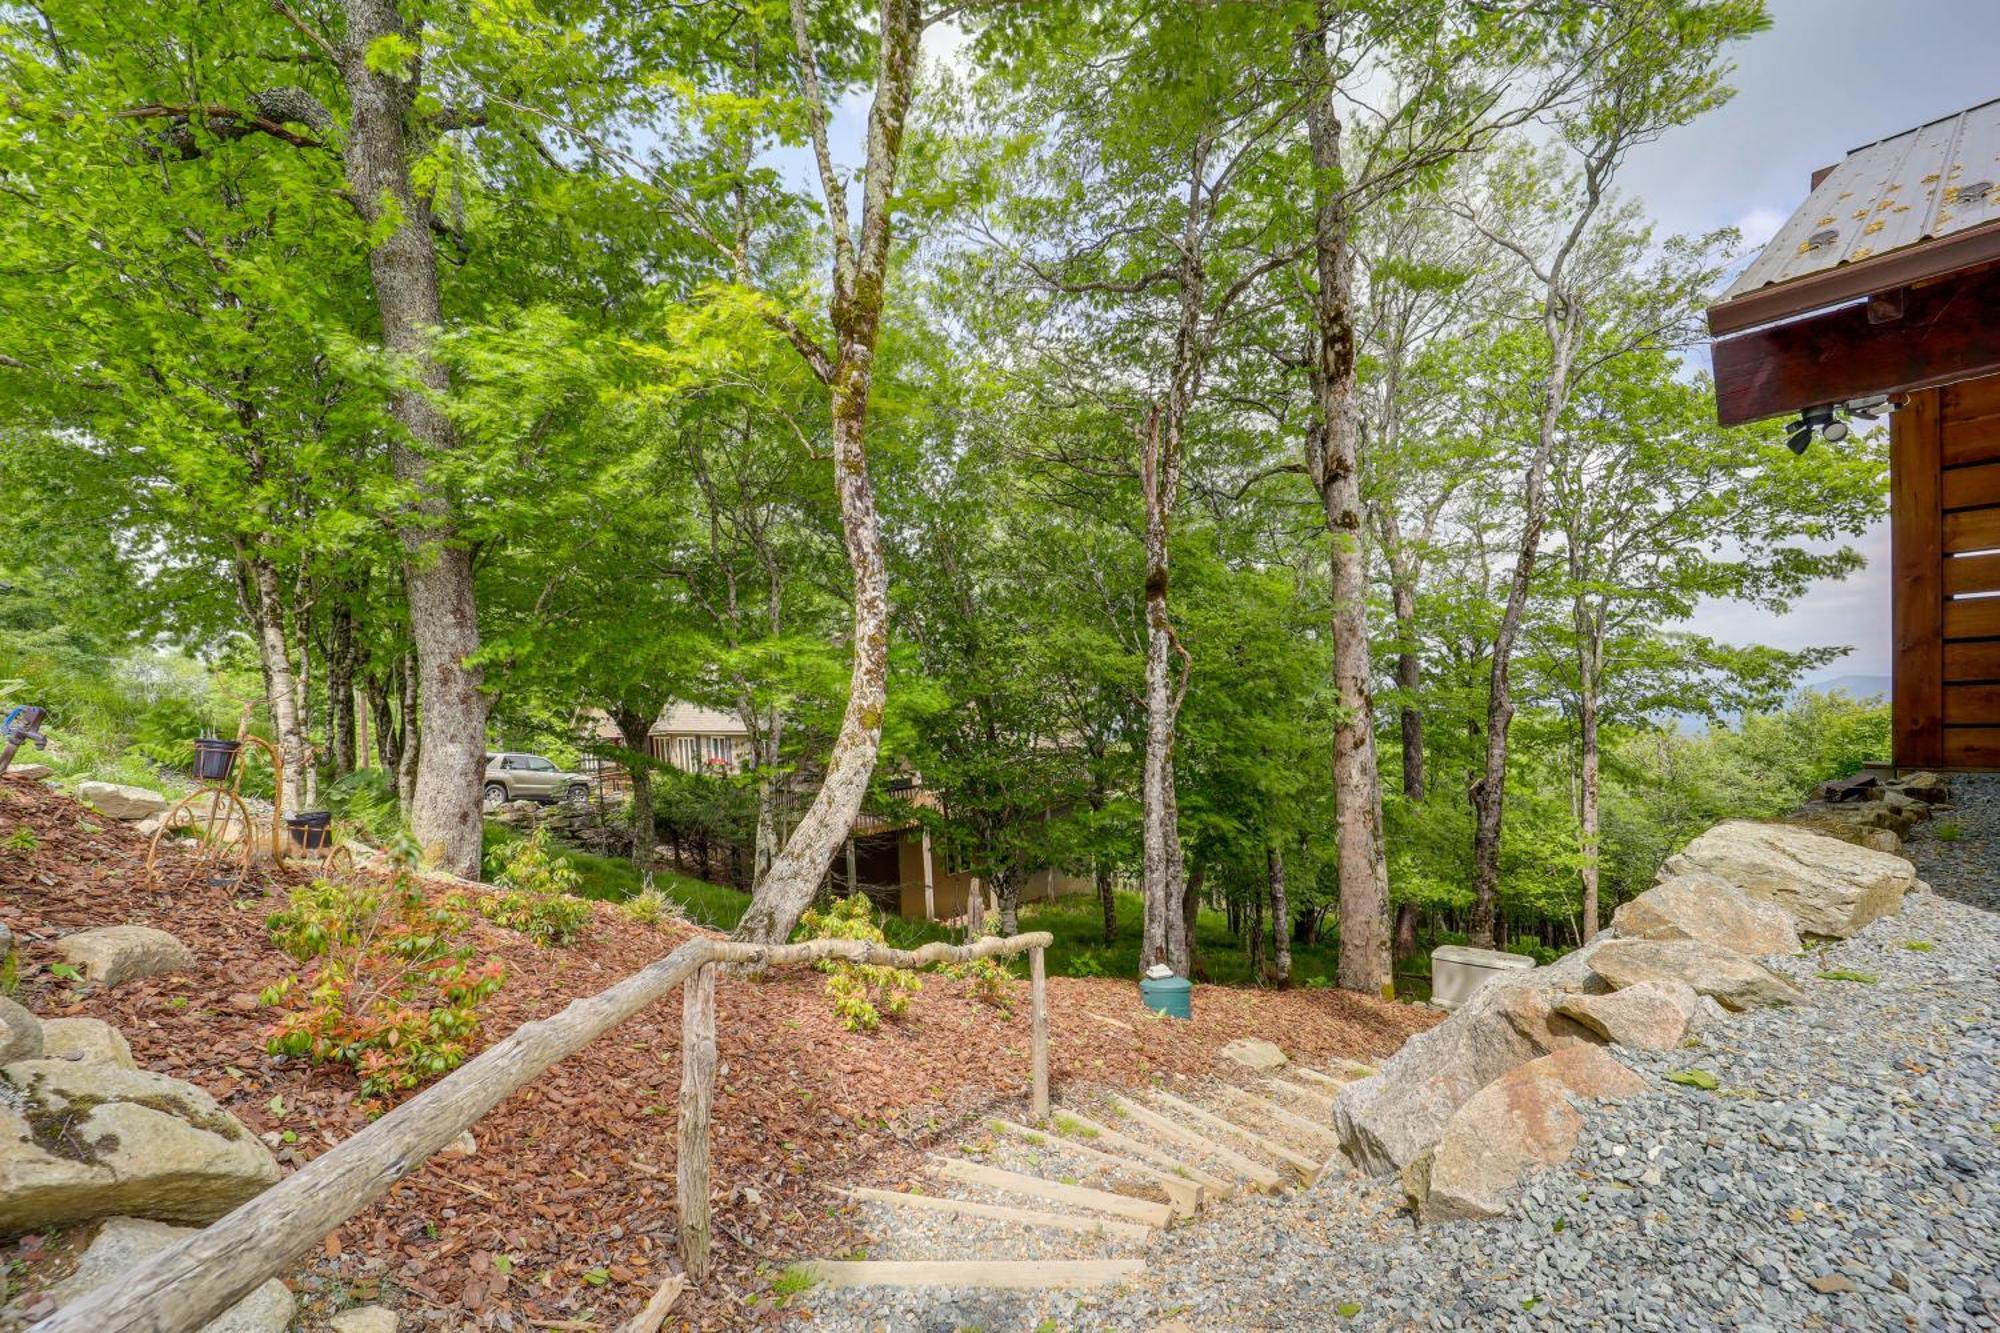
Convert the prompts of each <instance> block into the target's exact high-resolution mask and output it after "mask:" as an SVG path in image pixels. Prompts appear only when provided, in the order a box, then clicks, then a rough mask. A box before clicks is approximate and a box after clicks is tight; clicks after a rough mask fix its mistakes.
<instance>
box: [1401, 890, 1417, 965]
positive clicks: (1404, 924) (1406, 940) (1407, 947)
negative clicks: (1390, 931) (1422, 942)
mask: <svg viewBox="0 0 2000 1333" xmlns="http://www.w3.org/2000/svg"><path fill="white" fill-rule="evenodd" d="M1416 951H1417V905H1416V904H1415V903H1403V904H1401V905H1399V906H1398V907H1397V908H1396V961H1397V962H1399V963H1400V962H1402V961H1403V960H1404V959H1406V958H1408V957H1410V955H1412V954H1414V953H1415V952H1416Z"/></svg>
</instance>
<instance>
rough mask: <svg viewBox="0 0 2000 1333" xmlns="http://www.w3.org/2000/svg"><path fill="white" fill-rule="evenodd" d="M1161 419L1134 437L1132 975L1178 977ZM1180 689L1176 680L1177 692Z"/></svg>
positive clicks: (1178, 870)
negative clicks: (1137, 545) (1139, 590)
mask: <svg viewBox="0 0 2000 1333" xmlns="http://www.w3.org/2000/svg"><path fill="white" fill-rule="evenodd" d="M1160 416H1161V413H1160V412H1159V411H1157V410H1155V411H1154V412H1152V413H1150V414H1149V415H1148V416H1147V419H1146V422H1145V425H1144V427H1143V428H1142V433H1141V438H1140V487H1141V490H1142V492H1143V496H1144V501H1145V506H1146V753H1145V765H1144V770H1143V778H1142V791H1141V816H1140V818H1141V824H1140V834H1141V837H1140V844H1141V851H1140V857H1141V860H1140V884H1141V893H1142V901H1143V903H1144V908H1145V911H1144V918H1145V932H1144V938H1143V941H1142V944H1141V946H1140V951H1139V970H1140V971H1141V972H1144V971H1145V970H1146V969H1147V968H1150V967H1152V966H1153V965H1154V964H1156V963H1165V964H1166V965H1167V966H1168V967H1170V968H1172V969H1173V971H1174V974H1175V975H1176V976H1182V977H1185V976H1186V975H1187V974H1188V965H1189V957H1188V944H1187V930H1186V928H1185V926H1184V925H1183V924H1182V913H1181V911H1180V903H1181V897H1182V894H1183V893H1184V891H1185V889H1186V885H1187V879H1186V867H1185V865H1184V863H1183V861H1182V859H1181V835H1180V817H1179V802H1178V801H1177V799H1176V797H1175V792H1174V730H1175V725H1176V722H1177V720H1178V718H1179V715H1180V701H1181V690H1180V688H1179V687H1178V686H1177V685H1176V683H1175V681H1174V674H1173V659H1174V656H1175V653H1176V651H1177V650H1178V648H1179V646H1180V645H1179V642H1178V640H1177V639H1176V637H1175V635H1174V628H1173V621H1172V619H1171V617H1170V615H1169V613H1168V610H1167V587H1168V556H1167V534H1168V523H1169V520H1170V518H1171V515H1172V513H1173V492H1174V490H1175V488H1176V487H1177V486H1178V484H1179V465H1178V460H1177V459H1175V458H1174V457H1173V456H1172V455H1171V454H1170V453H1169V454H1168V455H1167V456H1166V457H1164V458H1163V457H1162V454H1163V452H1164V451H1163V449H1162V440H1161V423H1160ZM1185 683H1186V677H1185V676H1183V677H1182V680H1181V685H1183V686H1184V685H1185Z"/></svg>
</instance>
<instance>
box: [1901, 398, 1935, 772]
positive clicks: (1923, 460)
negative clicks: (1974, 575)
mask: <svg viewBox="0 0 2000 1333" xmlns="http://www.w3.org/2000/svg"><path fill="white" fill-rule="evenodd" d="M1938 406H1939V405H1938V393H1937V390H1935V389H1928V390H1925V391H1923V392H1921V393H1914V394H1911V395H1910V401H1909V402H1908V403H1907V404H1906V405H1905V406H1904V407H1903V410H1902V411H1900V412H1898V413H1896V414H1895V415H1894V416H1893V417H1891V418H1890V419H1889V552H1890V554H1889V562H1890V568H1891V573H1892V578H1891V581H1890V588H1891V592H1890V598H1891V602H1892V620H1893V623H1894V625H1895V650H1896V652H1895V665H1894V677H1893V680H1894V685H1893V689H1892V693H1891V712H1892V713H1893V715H1894V724H1893V725H1894V740H1893V742H1892V744H1893V752H1894V758H1895V762H1896V765H1897V767H1899V768H1922V767H1924V766H1925V765H1928V764H1938V763H1943V762H1944V757H1945V756H1944V749H1943V735H1942V733H1943V721H1944V717H1943V712H1944V699H1943V693H1944V634H1943V630H1944V625H1943V613H1944V590H1943V587H1942V573H1941V570H1940V568H1939V566H1940V562H1941V561H1942V560H1943V558H1944V553H1943V550H1942V549H1941V545H1940V540H1939V538H1940V526H1941V525H1940V523H1939V519H1940V517H1941V515H1940V512H1939V508H1938V500H1939V472H1938V449H1939V428H1938V427H1939V410H1938Z"/></svg>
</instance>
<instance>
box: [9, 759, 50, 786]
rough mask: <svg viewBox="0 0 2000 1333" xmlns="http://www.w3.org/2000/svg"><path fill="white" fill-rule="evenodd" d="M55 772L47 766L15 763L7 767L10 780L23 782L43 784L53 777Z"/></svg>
mask: <svg viewBox="0 0 2000 1333" xmlns="http://www.w3.org/2000/svg"><path fill="white" fill-rule="evenodd" d="M54 772H55V770H54V769H52V768H50V767H49V766H48V765H47V764H22V763H13V764H9V765H7V774H6V775H7V776H8V777H10V778H19V779H20V780H21V781H23V782H42V781H46V780H47V779H48V778H50V777H51V776H53V775H54Z"/></svg>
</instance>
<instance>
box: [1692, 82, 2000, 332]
mask: <svg viewBox="0 0 2000 1333" xmlns="http://www.w3.org/2000/svg"><path fill="white" fill-rule="evenodd" d="M1994 224H2000V98H1995V99H1994V100H1993V101H1990V102H1983V103H1981V104H1980V105H1978V106H1975V107H1971V108H1968V109H1967V110H1964V111H1961V112H1959V113H1958V114H1957V115H1955V116H1947V117H1945V118H1944V119H1943V120H1936V121H1932V122H1931V123H1930V124H1928V125H1920V126H1918V127H1917V128H1916V129H1913V130H1907V131H1905V132H1904V133H1902V134H1898V135H1896V136H1894V137H1893V138H1888V139H1883V140H1881V141H1880V142H1878V143H1872V144H1869V145H1867V146H1866V147H1864V148H1857V149H1855V150H1854V151H1853V152H1851V153H1849V154H1848V155H1847V159H1846V160H1845V161H1843V162H1842V163H1841V164H1840V165H1839V166H1837V167H1834V168H1833V169H1832V170H1831V171H1829V172H1827V174H1826V176H1825V177H1824V178H1823V179H1822V180H1821V181H1820V182H1819V184H1818V185H1817V186H1815V187H1814V189H1813V192H1812V194H1810V195H1809V196H1807V198H1806V201H1805V203H1804V204H1802V205H1800V207H1799V210H1798V211H1797V212H1796V213H1794V214H1792V216H1791V219H1790V221H1788V222H1786V223H1785V225H1784V226H1782V227H1780V228H1779V229H1778V234H1777V235H1776V236H1774V237H1772V238H1771V242H1770V244H1769V245H1766V246H1765V247H1764V252H1763V253H1762V254H1760V255H1758V256H1757V258H1756V260H1755V261H1754V262H1753V263H1751V265H1750V266H1749V267H1748V268H1746V269H1744V270H1743V273H1742V275H1741V276H1739V277H1738V278H1737V279H1736V281H1735V282H1734V283H1732V284H1730V287H1729V290H1728V291H1727V292H1725V293H1723V296H1722V301H1721V303H1720V304H1725V305H1726V304H1728V303H1729V302H1731V301H1734V300H1737V299H1739V298H1742V297H1745V296H1748V295H1749V294H1751V293H1754V292H1757V291H1759V290H1761V289H1763V288H1766V287H1770V286H1773V285H1776V284H1782V283H1789V282H1793V281H1796V280H1797V279H1800V278H1805V277H1810V276H1812V275H1813V274H1817V273H1825V272H1828V271H1830V270H1833V269H1836V268H1840V267H1842V266H1844V265H1848V264H1857V263H1860V262H1861V261H1863V260H1866V259H1870V258H1875V257H1879V256H1882V255H1887V254H1890V253H1893V252H1896V251H1901V250H1905V249H1908V248H1909V247H1912V246H1915V245H1918V244H1920V243H1922V242H1926V241H1935V240H1941V239H1943V238H1946V237H1950V236H1954V235H1957V234H1959V233H1962V232H1967V231H1971V230H1973V229H1975V228H1979V227H1985V226H1990V225H1994Z"/></svg>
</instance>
